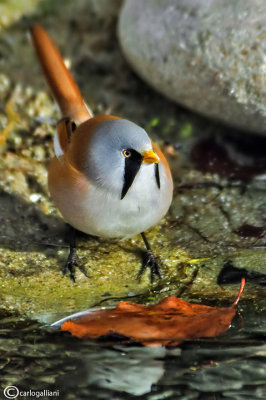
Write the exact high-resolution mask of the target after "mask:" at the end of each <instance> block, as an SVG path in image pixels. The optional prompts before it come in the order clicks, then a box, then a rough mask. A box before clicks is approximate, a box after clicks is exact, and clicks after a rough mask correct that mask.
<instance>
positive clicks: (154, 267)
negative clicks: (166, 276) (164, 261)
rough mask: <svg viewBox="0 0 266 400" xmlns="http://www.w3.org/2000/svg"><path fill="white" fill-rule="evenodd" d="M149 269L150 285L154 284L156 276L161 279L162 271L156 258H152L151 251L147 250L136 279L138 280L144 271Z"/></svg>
mask: <svg viewBox="0 0 266 400" xmlns="http://www.w3.org/2000/svg"><path fill="white" fill-rule="evenodd" d="M148 267H149V268H150V270H151V278H150V279H151V283H153V282H154V279H155V277H156V276H158V277H159V278H162V270H161V268H160V266H159V264H158V261H157V260H156V257H155V256H154V254H153V252H152V251H151V250H148V251H147V252H146V257H145V260H144V263H143V265H142V267H141V270H140V271H139V274H138V278H140V277H141V276H142V275H143V274H144V272H145V271H146V269H147V268H148Z"/></svg>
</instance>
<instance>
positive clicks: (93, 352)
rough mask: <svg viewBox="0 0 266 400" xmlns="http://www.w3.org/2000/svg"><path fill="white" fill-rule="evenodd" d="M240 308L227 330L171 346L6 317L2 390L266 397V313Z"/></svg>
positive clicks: (66, 395)
mask: <svg viewBox="0 0 266 400" xmlns="http://www.w3.org/2000/svg"><path fill="white" fill-rule="evenodd" d="M240 308H241V309H240V315H239V316H237V317H236V318H235V319H234V322H233V325H232V327H231V329H230V330H229V331H228V332H227V333H226V334H224V335H222V336H220V337H219V338H216V339H211V340H207V339H203V340H197V341H193V342H192V341H188V342H184V343H183V344H182V345H181V346H179V347H176V348H171V349H170V348H169V349H166V348H164V347H142V346H139V345H136V344H121V343H119V342H118V341H116V342H112V343H111V342H110V341H109V342H107V341H98V342H92V341H85V340H79V339H76V338H74V337H72V336H70V335H69V334H67V333H63V332H58V331H53V330H52V329H51V328H49V326H47V324H45V325H44V324H43V323H40V322H35V321H25V320H19V319H16V318H12V319H11V318H6V319H2V321H1V340H0V351H1V369H2V372H1V377H0V381H1V386H2V390H3V389H4V388H5V387H6V386H8V385H15V386H16V387H18V388H19V390H20V391H27V390H29V389H31V390H35V391H41V390H44V389H46V390H51V391H59V398H63V399H93V400H94V399H95V400H97V399H115V400H119V399H135V398H139V399H148V400H159V399H203V400H215V399H228V400H229V399H248V400H252V399H266V341H265V329H266V318H265V314H266V313H265V310H264V311H263V308H262V307H261V306H259V305H257V306H256V307H255V306H254V305H253V304H251V303H247V304H241V307H240ZM47 393H48V392H47ZM47 393H46V396H42V398H51V397H48V394H47ZM1 396H2V397H1ZM0 398H5V397H4V395H3V392H2V393H1V395H0ZM18 398H23V397H18ZM24 398H25V397H24ZM52 398H56V396H53V397H52Z"/></svg>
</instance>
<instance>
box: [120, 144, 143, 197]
mask: <svg viewBox="0 0 266 400" xmlns="http://www.w3.org/2000/svg"><path fill="white" fill-rule="evenodd" d="M127 150H128V151H130V153H131V156H130V157H126V158H125V173H124V185H123V189H122V193H121V200H122V199H123V198H124V197H125V195H126V194H127V192H128V190H129V188H130V187H131V185H132V183H133V182H134V179H135V177H136V175H137V173H138V172H139V169H140V166H141V163H142V155H141V154H140V153H138V152H137V151H136V150H133V149H127Z"/></svg>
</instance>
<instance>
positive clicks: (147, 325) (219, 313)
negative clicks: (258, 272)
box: [61, 278, 245, 346]
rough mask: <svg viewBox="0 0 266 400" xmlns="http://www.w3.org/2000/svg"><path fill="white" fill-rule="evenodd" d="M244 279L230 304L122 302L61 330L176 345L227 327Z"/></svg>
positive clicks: (172, 299) (82, 335) (175, 300)
mask: <svg viewBox="0 0 266 400" xmlns="http://www.w3.org/2000/svg"><path fill="white" fill-rule="evenodd" d="M244 285H245V279H244V278H243V279H242V280H241V287H240V290H239V294H238V296H237V298H236V300H235V302H234V303H233V304H232V306H230V307H223V308H219V307H209V306H204V305H199V304H192V303H188V302H186V301H184V300H181V299H179V298H177V297H167V298H166V299H164V300H162V301H161V302H160V303H158V304H155V305H152V306H144V305H140V304H134V303H127V302H121V303H120V304H118V306H117V307H116V308H114V309H109V310H97V311H95V312H91V313H89V314H88V315H85V316H82V317H80V318H78V319H77V320H76V321H71V320H68V321H66V322H64V323H63V325H62V326H61V330H63V331H69V332H71V333H72V335H74V336H76V337H78V338H86V339H96V338H99V337H103V336H104V337H106V336H107V337H108V335H110V336H112V335H113V336H116V337H119V338H121V339H122V338H130V339H133V340H135V341H136V342H139V343H142V344H143V345H149V346H155V345H167V346H176V345H178V344H180V343H181V342H182V341H183V340H187V339H195V338H202V337H215V336H217V335H220V334H221V333H223V332H225V331H227V329H228V328H229V327H230V324H231V321H232V318H233V317H234V316H235V313H236V309H235V307H236V305H237V303H238V301H239V299H240V295H241V293H242V291H243V289H244Z"/></svg>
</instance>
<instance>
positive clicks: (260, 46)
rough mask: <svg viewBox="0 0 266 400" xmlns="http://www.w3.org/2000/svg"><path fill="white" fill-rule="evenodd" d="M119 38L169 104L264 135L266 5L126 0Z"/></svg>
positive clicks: (259, 1)
mask: <svg viewBox="0 0 266 400" xmlns="http://www.w3.org/2000/svg"><path fill="white" fill-rule="evenodd" d="M119 37H120V42H121V46H122V49H123V51H124V54H125V56H126V58H127V59H128V61H129V62H130V63H131V65H132V66H133V68H134V69H135V70H136V71H137V72H138V73H139V74H140V75H141V76H142V77H143V78H144V79H145V80H146V81H147V82H149V83H150V84H151V85H152V86H153V87H154V88H156V89H158V90H159V91H160V92H161V93H163V94H165V95H166V96H167V97H169V98H170V99H173V100H175V101H176V102H178V103H180V104H183V105H185V106H187V107H189V108H191V109H193V110H195V111H197V112H199V113H201V114H204V115H207V116H209V117H212V118H216V119H219V120H221V121H223V122H225V123H227V124H230V125H232V126H235V127H238V128H242V129H247V130H250V131H257V132H260V133H264V134H266V124H265V121H266V51H265V50H266V2H265V0H252V1H251V0H234V1H232V0H219V1H217V0H145V1H143V0H126V1H125V3H124V7H123V9H122V12H121V15H120V21H119Z"/></svg>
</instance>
